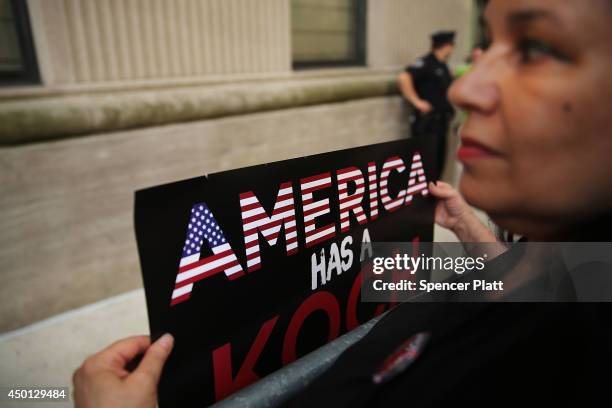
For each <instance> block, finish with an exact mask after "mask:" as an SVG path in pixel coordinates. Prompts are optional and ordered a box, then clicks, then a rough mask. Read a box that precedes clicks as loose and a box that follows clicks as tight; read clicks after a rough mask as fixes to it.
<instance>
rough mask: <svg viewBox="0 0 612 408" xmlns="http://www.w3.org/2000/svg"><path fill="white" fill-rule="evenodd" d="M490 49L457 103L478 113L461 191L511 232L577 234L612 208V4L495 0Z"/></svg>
mask: <svg viewBox="0 0 612 408" xmlns="http://www.w3.org/2000/svg"><path fill="white" fill-rule="evenodd" d="M485 18H486V21H487V25H488V31H489V37H490V41H491V45H490V47H489V48H488V49H487V50H486V51H485V52H484V53H483V54H482V55H481V56H480V58H479V59H478V62H477V63H475V64H474V66H473V68H472V70H471V71H470V72H469V73H468V74H466V75H464V76H463V77H462V78H461V79H459V80H458V81H456V82H455V83H454V84H453V86H452V87H451V89H450V91H449V97H450V99H451V101H452V102H453V103H455V104H456V105H457V106H459V107H461V108H462V109H465V110H467V111H468V112H469V117H468V119H467V121H466V122H465V125H464V126H463V128H462V131H461V134H460V136H461V139H462V147H461V148H460V149H459V152H458V157H459V159H460V160H461V161H462V162H463V164H464V173H463V175H462V178H461V182H460V189H461V192H462V193H463V195H464V196H465V197H466V199H467V201H468V202H469V203H471V204H472V205H474V206H476V207H479V208H481V209H483V210H485V211H486V212H487V213H489V215H490V216H491V217H492V218H493V220H494V221H495V222H496V223H497V224H498V225H500V226H501V227H503V228H506V229H509V230H510V231H512V232H514V233H518V234H523V235H526V236H528V237H530V238H533V239H550V240H553V239H555V238H559V237H564V236H567V234H570V233H571V232H572V229H574V228H577V226H579V225H585V224H586V223H588V222H590V221H592V220H593V219H595V218H597V217H601V216H603V215H609V214H610V213H611V212H612V24H610V21H612V0H513V1H507V0H492V1H491V2H490V3H489V5H488V7H487V10H486V13H485Z"/></svg>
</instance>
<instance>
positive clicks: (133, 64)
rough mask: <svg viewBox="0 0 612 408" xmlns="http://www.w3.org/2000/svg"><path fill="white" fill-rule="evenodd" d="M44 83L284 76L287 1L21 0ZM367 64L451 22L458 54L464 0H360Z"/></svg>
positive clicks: (399, 56) (411, 50) (420, 47)
mask: <svg viewBox="0 0 612 408" xmlns="http://www.w3.org/2000/svg"><path fill="white" fill-rule="evenodd" d="M28 5H29V9H30V15H31V23H32V29H33V34H34V39H35V42H36V49H37V53H38V58H39V65H40V69H41V73H42V77H43V85H44V86H45V87H49V88H53V87H56V88H57V87H59V88H62V89H67V88H70V87H71V86H75V85H83V84H104V83H107V84H109V83H114V82H134V81H145V82H149V83H151V82H167V83H172V82H173V80H174V81H175V82H176V80H178V79H180V80H183V81H187V80H197V79H206V78H208V79H212V78H216V79H219V77H226V78H228V80H229V78H236V77H238V78H245V77H252V78H261V77H267V78H271V77H286V76H287V75H291V74H292V69H291V66H292V65H291V63H292V61H291V41H290V40H291V38H290V35H291V34H290V33H291V27H290V17H291V15H290V11H291V4H290V0H173V1H167V0H28ZM367 10H368V12H367V15H368V17H367V30H366V31H367V47H366V49H367V51H366V55H367V68H370V69H381V68H396V67H399V66H402V65H405V64H407V63H408V62H410V61H411V60H413V59H414V58H416V57H418V56H419V55H421V54H423V53H425V52H426V51H427V50H428V48H429V38H428V35H429V33H431V32H433V31H436V30H439V29H456V30H458V32H459V36H458V47H457V48H458V51H457V53H456V54H455V58H454V61H460V60H462V59H463V58H464V57H465V56H466V54H467V48H468V43H469V38H470V36H471V33H470V29H471V28H470V18H471V13H472V12H473V4H472V1H471V0H434V1H422V0H369V1H368V7H367Z"/></svg>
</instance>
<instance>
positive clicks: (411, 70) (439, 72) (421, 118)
mask: <svg viewBox="0 0 612 408" xmlns="http://www.w3.org/2000/svg"><path fill="white" fill-rule="evenodd" d="M454 41H455V33H454V32H453V31H440V32H437V33H434V34H432V36H431V42H432V47H431V48H432V50H431V52H430V53H429V54H427V55H425V56H423V57H422V58H419V59H417V60H416V61H415V62H414V63H413V64H412V65H409V66H408V67H407V68H406V69H405V71H404V72H402V73H401V74H400V75H399V78H398V82H399V87H400V90H401V91H402V94H403V95H404V98H406V100H408V101H409V102H410V103H412V105H413V106H414V107H415V110H414V113H413V115H412V117H411V127H412V136H413V137H432V136H434V137H435V139H436V140H435V143H436V144H437V152H438V155H437V156H438V171H439V173H438V176H440V175H441V174H442V170H443V168H444V159H445V158H446V135H447V133H448V127H449V123H450V121H451V119H452V117H453V114H454V109H453V106H452V105H451V104H450V102H449V101H448V98H447V96H446V93H447V91H448V88H449V86H450V84H451V82H452V80H453V78H452V75H451V73H450V70H449V69H448V65H447V64H446V63H447V62H448V59H449V58H450V56H451V54H452V52H453V48H454Z"/></svg>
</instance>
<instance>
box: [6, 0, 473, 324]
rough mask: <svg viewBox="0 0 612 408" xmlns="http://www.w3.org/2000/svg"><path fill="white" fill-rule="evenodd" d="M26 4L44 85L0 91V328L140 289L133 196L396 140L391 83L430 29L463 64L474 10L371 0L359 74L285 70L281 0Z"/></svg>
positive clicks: (465, 1) (398, 106) (285, 16)
mask: <svg viewBox="0 0 612 408" xmlns="http://www.w3.org/2000/svg"><path fill="white" fill-rule="evenodd" d="M28 5H29V10H30V16H31V23H32V30H33V34H34V40H35V45H36V53H37V57H38V60H39V65H40V70H41V74H42V79H43V83H42V84H41V85H36V86H27V87H11V88H0V169H2V171H0V186H1V187H0V231H2V233H1V234H0V278H1V279H2V282H3V284H2V285H1V286H0V332H2V331H6V330H10V329H13V328H16V327H19V326H23V325H26V324H28V323H31V322H34V321H37V320H40V319H42V318H45V317H48V316H52V315H54V314H56V313H59V312H62V311H65V310H68V309H71V308H75V307H78V306H81V305H84V304H88V303H91V302H94V301H97V300H100V299H104V298H106V297H109V296H112V295H114V294H118V293H121V292H124V291H127V290H130V289H134V288H136V287H139V286H141V283H142V281H141V277H140V270H139V265H138V259H137V252H136V246H135V240H134V235H133V222H132V212H133V194H134V191H135V190H138V189H141V188H145V187H148V186H152V185H156V184H161V183H166V182H171V181H176V180H180V179H184V178H189V177H194V176H197V175H200V174H205V173H209V172H215V171H222V170H227V169H232V168H237V167H242V166H247V165H253V164H258V163H264V162H269V161H274V160H281V159H286V158H290V157H297V156H300V155H304V154H314V153H319V152H323V151H329V150H334V149H342V148H348V147H352V146H357V145H366V144H371V143H375V142H382V141H388V140H395V139H397V138H400V137H405V136H406V135H407V132H408V130H407V127H408V126H407V111H406V105H405V103H403V102H402V101H401V99H400V98H399V97H398V96H395V95H394V93H396V92H397V90H393V89H391V90H390V89H389V88H390V87H389V84H394V78H395V75H396V73H397V71H398V69H399V68H400V67H401V66H403V65H405V64H407V63H408V62H409V61H411V60H412V59H414V58H416V57H418V56H419V55H422V54H423V53H425V52H427V50H428V48H429V41H428V35H429V33H430V32H432V31H435V30H437V29H451V28H454V29H457V30H458V31H459V42H458V52H457V53H456V57H455V61H458V60H461V59H463V57H464V55H465V54H466V53H467V40H468V38H469V32H470V21H471V12H472V1H471V0H432V1H421V0H414V1H413V0H369V1H368V14H367V23H368V27H367V33H368V34H367V66H366V67H360V68H350V69H346V68H343V69H333V68H331V69H330V68H328V69H321V70H308V71H299V72H298V71H293V70H292V69H291V65H292V61H291V41H290V37H289V35H290V27H289V21H290V1H289V0H172V1H170V0H28ZM368 78H369V79H368ZM213 83H214V84H213ZM215 87H218V88H215ZM332 102H335V103H332ZM261 111H265V112H261ZM211 112H212V114H211ZM256 112H259V113H256ZM226 115H232V116H230V117H226V118H221V119H219V118H218V117H219V116H226ZM143 118H144V119H143ZM185 121H189V122H185ZM181 122H184V123H181ZM53 126H59V127H56V128H54V129H55V130H57V129H60V130H61V129H63V130H61V131H57V132H55V133H53V132H51V133H49V132H50V129H51V128H53ZM61 126H64V127H63V128H62V127H61ZM125 128H134V129H132V130H121V129H125ZM45 132H46V133H45ZM62 132H63V133H62ZM68 134H70V136H72V137H73V138H72V139H67V138H65V137H66V136H67V135H68ZM42 136H44V137H42ZM47 136H49V137H51V136H53V138H56V137H57V139H58V140H53V141H46V140H47V139H48V138H49V137H47ZM75 136H76V137H75ZM33 142H35V143H33Z"/></svg>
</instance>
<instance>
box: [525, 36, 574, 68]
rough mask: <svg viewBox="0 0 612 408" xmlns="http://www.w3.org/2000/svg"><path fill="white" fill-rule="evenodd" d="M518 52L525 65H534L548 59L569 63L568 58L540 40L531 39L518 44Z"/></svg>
mask: <svg viewBox="0 0 612 408" xmlns="http://www.w3.org/2000/svg"><path fill="white" fill-rule="evenodd" d="M518 50H519V53H520V56H521V62H522V63H524V64H528V63H533V62H536V61H539V60H540V59H542V58H548V57H552V58H556V59H559V60H561V61H567V58H565V57H564V56H563V55H561V54H560V53H559V52H558V51H556V50H555V49H554V48H552V47H551V46H549V45H548V44H546V43H545V42H543V41H540V40H535V39H530V38H526V39H523V40H521V41H520V42H519V44H518Z"/></svg>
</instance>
